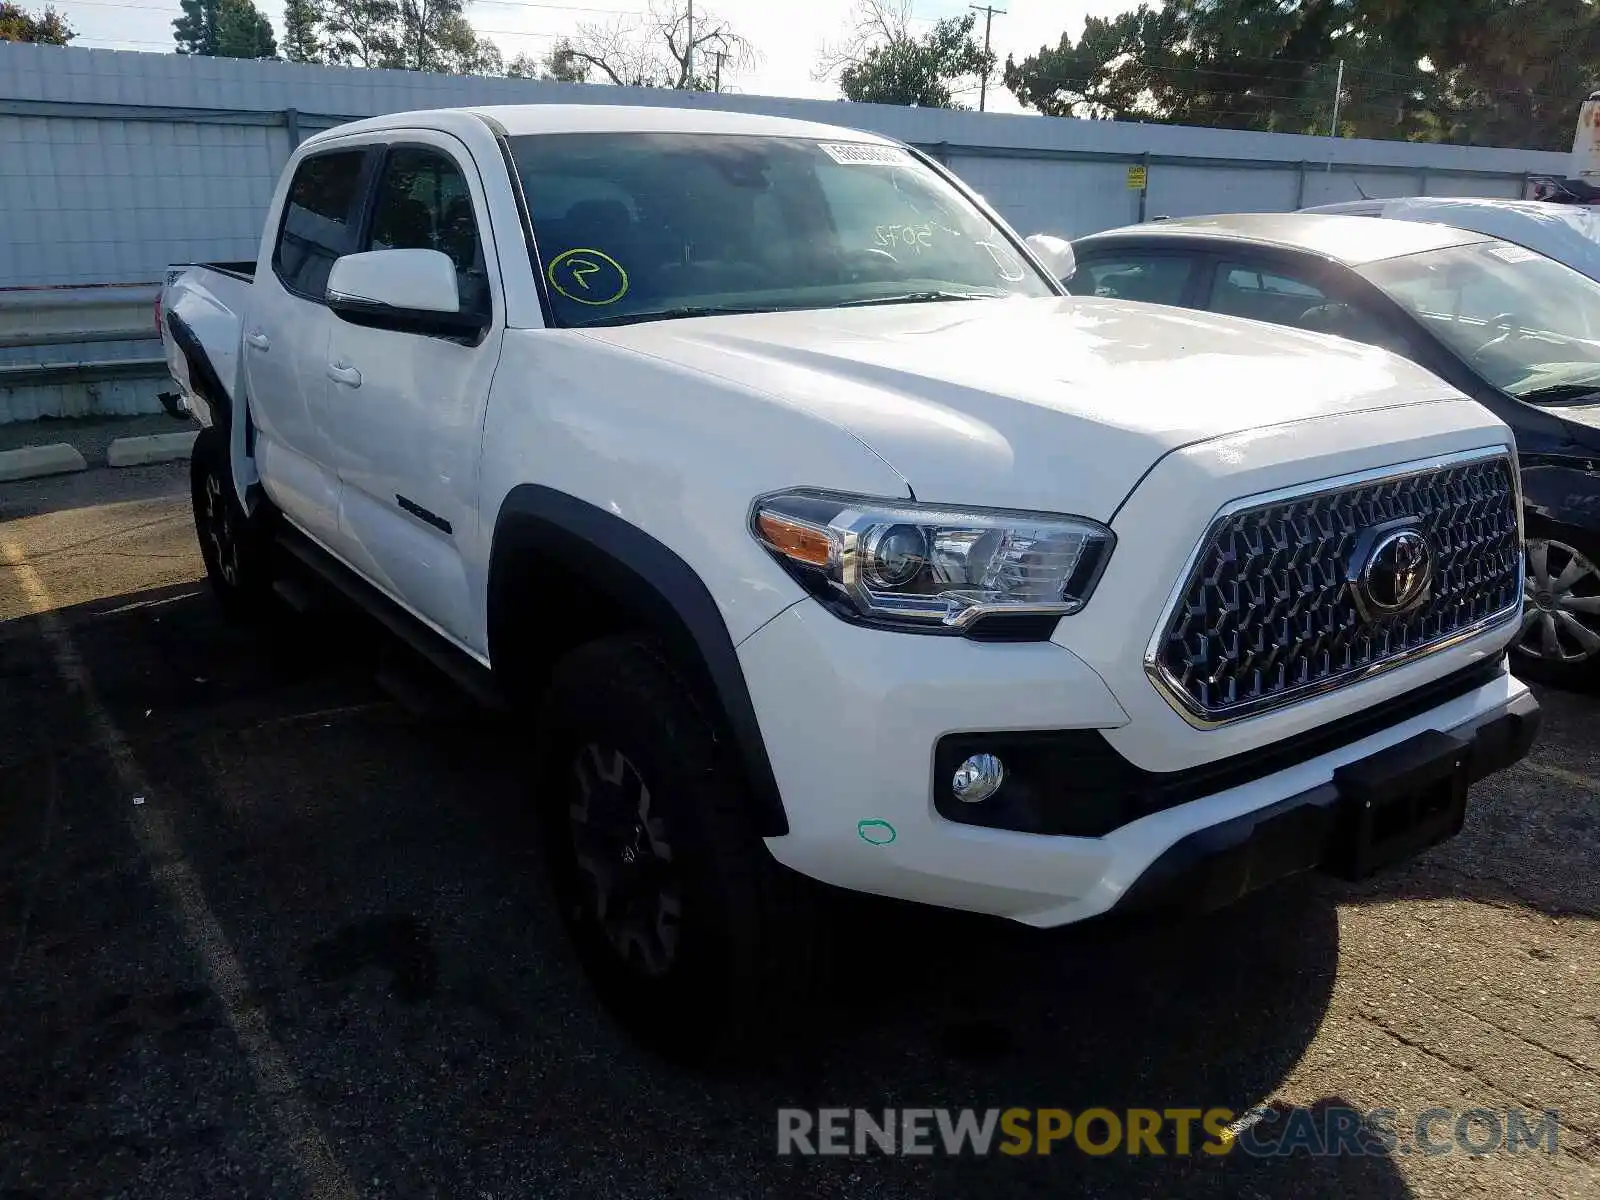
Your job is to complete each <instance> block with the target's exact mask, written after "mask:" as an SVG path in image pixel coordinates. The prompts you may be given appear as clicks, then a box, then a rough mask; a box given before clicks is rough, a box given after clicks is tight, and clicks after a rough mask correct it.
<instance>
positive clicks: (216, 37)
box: [172, 0, 278, 58]
mask: <svg viewBox="0 0 1600 1200" xmlns="http://www.w3.org/2000/svg"><path fill="white" fill-rule="evenodd" d="M180 7H181V8H182V9H183V15H182V16H181V17H178V18H176V19H175V20H174V21H173V22H172V30H173V40H174V41H176V42H177V44H178V53H179V54H202V55H208V56H210V57H213V58H276V57H277V56H278V42H277V39H276V38H274V37H273V36H272V22H271V21H269V20H267V17H266V14H265V13H263V12H262V11H261V10H260V9H259V8H257V7H256V6H255V5H254V4H253V3H251V0H180Z"/></svg>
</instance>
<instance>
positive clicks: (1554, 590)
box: [1515, 538, 1600, 688]
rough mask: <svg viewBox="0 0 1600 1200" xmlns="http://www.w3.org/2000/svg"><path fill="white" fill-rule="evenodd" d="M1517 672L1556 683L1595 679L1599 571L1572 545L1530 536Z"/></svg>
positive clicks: (1599, 656)
mask: <svg viewBox="0 0 1600 1200" xmlns="http://www.w3.org/2000/svg"><path fill="white" fill-rule="evenodd" d="M1527 555H1528V569H1527V578H1526V583H1525V585H1524V586H1525V594H1524V599H1523V617H1522V630H1521V632H1520V633H1519V635H1518V638H1517V643H1516V659H1515V661H1516V668H1517V673H1518V674H1520V675H1523V676H1526V677H1527V678H1529V679H1537V680H1540V681H1541V682H1545V683H1549V684H1552V685H1554V686H1557V687H1572V688H1576V687H1591V686H1594V685H1595V684H1596V683H1600V569H1596V567H1595V564H1594V563H1593V561H1591V560H1590V559H1589V558H1588V556H1586V555H1585V554H1583V553H1582V552H1581V551H1579V550H1578V549H1577V548H1575V547H1573V546H1570V545H1568V544H1567V543H1565V542H1561V541H1557V540H1555V539H1546V538H1530V539H1529V540H1528V547H1527Z"/></svg>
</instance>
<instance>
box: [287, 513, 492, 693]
mask: <svg viewBox="0 0 1600 1200" xmlns="http://www.w3.org/2000/svg"><path fill="white" fill-rule="evenodd" d="M278 544H279V545H280V546H281V547H282V548H283V549H284V550H285V551H286V552H287V553H288V554H290V555H291V556H292V557H294V558H295V559H296V560H297V561H298V562H299V563H300V564H301V565H302V566H304V567H306V568H307V569H309V570H310V571H311V572H313V573H314V574H315V575H316V576H317V577H318V578H319V579H321V580H323V581H324V582H325V583H327V584H328V585H329V586H330V587H332V588H333V589H334V590H335V591H336V592H338V593H339V594H340V595H341V596H343V597H344V598H345V599H346V600H348V601H350V603H352V604H354V605H355V606H356V607H357V608H359V609H361V610H362V611H363V612H365V613H367V614H368V615H369V616H371V617H373V618H374V619H375V620H376V621H377V622H378V623H379V624H380V625H382V626H383V627H384V628H385V629H387V630H388V631H389V632H390V633H392V634H394V636H395V637H397V638H399V639H400V640H401V641H402V642H404V643H405V644H406V645H407V646H409V647H410V648H411V649H412V650H414V651H416V653H417V654H419V655H421V656H422V657H423V658H424V659H426V660H427V661H428V662H429V663H430V664H431V665H432V666H433V667H434V668H436V669H437V670H438V671H439V672H441V673H442V674H443V675H444V676H445V677H446V678H448V679H449V680H450V682H452V683H453V684H455V685H456V686H457V687H459V688H460V689H461V690H462V691H464V692H466V693H467V694H468V695H469V696H471V697H472V698H473V699H474V700H475V701H477V702H478V703H479V704H481V705H482V706H483V707H484V708H487V709H489V710H490V711H491V712H496V713H506V712H509V711H510V708H511V706H510V705H509V704H508V703H507V701H506V698H505V696H504V694H503V693H502V692H501V690H500V687H499V685H498V684H497V683H496V682H495V679H494V676H493V674H492V673H491V672H490V671H489V669H488V668H487V667H485V666H483V664H481V663H479V662H477V661H476V660H474V659H472V658H470V657H468V656H467V655H466V654H463V653H462V652H461V651H460V650H458V649H457V648H456V647H455V646H452V645H451V644H450V643H449V642H448V641H446V640H445V639H444V638H442V637H440V636H439V635H438V634H437V633H435V632H434V631H433V630H431V629H429V628H428V627H427V626H426V625H424V624H423V623H422V622H421V621H419V620H417V619H416V618H415V617H413V616H412V615H411V614H410V613H408V612H406V610H405V609H403V608H401V607H400V606H399V605H398V604H396V603H395V602H394V601H393V600H390V599H389V598H388V597H387V596H385V595H383V594H382V593H381V592H379V591H378V590H377V589H376V588H375V587H373V586H372V585H371V584H370V583H368V582H367V581H366V580H365V579H363V578H361V576H360V575H358V574H356V573H355V572H354V571H352V570H351V569H350V568H349V567H347V566H345V565H344V564H343V563H342V562H340V561H339V560H338V559H336V558H334V557H333V555H331V554H329V553H328V552H327V551H326V550H324V549H323V548H322V547H321V546H319V545H317V544H316V543H315V542H313V541H312V540H311V539H310V538H308V537H307V536H306V535H305V534H303V533H301V532H300V531H299V530H298V529H296V528H294V527H293V526H292V525H290V524H288V523H287V522H283V523H282V525H281V527H280V530H279V532H278Z"/></svg>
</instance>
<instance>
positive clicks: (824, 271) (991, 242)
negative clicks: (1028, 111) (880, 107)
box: [510, 133, 1054, 326]
mask: <svg viewBox="0 0 1600 1200" xmlns="http://www.w3.org/2000/svg"><path fill="white" fill-rule="evenodd" d="M510 142H511V152H512V157H513V159H514V161H515V163H516V167H517V171H518V173H519V175H520V176H521V179H522V187H523V191H524V193H525V195H526V196H527V202H528V208H529V212H530V216H531V217H532V220H533V231H534V237H535V240H536V242H537V245H538V251H539V258H540V260H541V261H542V266H543V270H544V274H545V282H546V283H547V284H548V290H549V292H550V302H551V306H552V307H553V309H554V314H555V322H556V324H557V325H565V326H577V325H601V324H623V323H627V322H630V321H642V320H653V319H662V318H667V317H678V316H698V315H705V314H708V313H715V312H752V311H754V312H759V311H775V310H780V309H800V308H832V307H839V306H843V305H851V304H874V303H877V304H884V303H910V302H915V301H919V300H933V299H968V298H988V297H998V296H1048V295H1052V294H1054V291H1053V289H1052V288H1051V287H1050V286H1049V284H1048V283H1047V282H1046V281H1045V280H1044V279H1043V278H1042V277H1041V276H1040V275H1039V273H1038V272H1036V271H1035V270H1034V269H1033V268H1032V267H1031V266H1029V265H1028V264H1027V263H1026V262H1024V260H1023V259H1022V257H1021V256H1020V255H1019V254H1018V253H1017V251H1016V250H1015V249H1014V247H1013V245H1012V243H1011V241H1010V239H1009V238H1008V237H1007V236H1006V234H1005V233H1003V232H1002V231H1001V230H1000V229H999V227H998V226H996V225H995V224H994V223H993V222H991V221H990V220H989V219H988V218H987V217H985V216H984V215H983V214H982V213H981V212H979V211H978V210H977V209H976V208H974V207H973V206H972V205H971V204H970V203H968V201H967V200H966V199H964V198H963V197H962V196H961V194H960V193H959V192H958V191H956V190H955V189H954V188H953V187H951V186H950V185H949V184H948V183H946V182H945V181H944V180H943V179H942V178H941V177H940V176H939V175H938V174H937V173H936V172H934V171H933V170H931V169H930V168H928V167H927V166H926V165H924V164H923V163H921V162H919V161H918V160H917V159H916V158H915V157H913V156H912V155H910V154H908V153H907V152H905V151H904V150H901V149H899V148H898V147H893V146H883V145H875V144H869V143H862V142H819V141H813V140H807V139H801V138H777V137H749V136H728V135H720V134H717V135H712V134H691V133H583V134H539V135H534V136H528V137H514V138H512V139H510Z"/></svg>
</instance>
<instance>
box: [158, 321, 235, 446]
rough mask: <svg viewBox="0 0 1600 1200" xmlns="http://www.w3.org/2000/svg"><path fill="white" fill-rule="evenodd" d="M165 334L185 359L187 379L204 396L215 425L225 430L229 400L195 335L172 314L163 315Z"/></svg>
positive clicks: (230, 415) (230, 418)
mask: <svg viewBox="0 0 1600 1200" xmlns="http://www.w3.org/2000/svg"><path fill="white" fill-rule="evenodd" d="M166 320H167V331H168V332H169V333H171V334H172V340H173V341H174V342H175V343H176V344H177V347H178V349H179V350H181V351H182V352H183V356H184V357H185V358H187V359H188V360H189V378H190V380H191V381H192V382H193V383H194V384H195V385H197V387H198V389H199V390H201V391H203V392H205V393H206V397H207V399H209V400H210V401H211V404H212V406H213V408H214V410H215V418H216V423H217V425H218V426H220V427H221V428H223V429H224V430H227V429H229V428H231V427H232V424H233V397H232V396H230V395H229V394H228V389H227V388H225V387H223V386H222V380H221V379H219V378H218V377H217V369H216V368H215V367H214V366H212V365H211V356H210V355H209V354H207V353H206V348H205V347H204V346H202V345H201V344H200V339H199V338H198V337H196V336H195V332H194V330H193V329H191V328H189V322H187V321H185V320H184V319H183V318H182V317H180V316H179V315H178V314H177V313H176V312H170V311H169V312H168V313H167V314H166Z"/></svg>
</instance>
